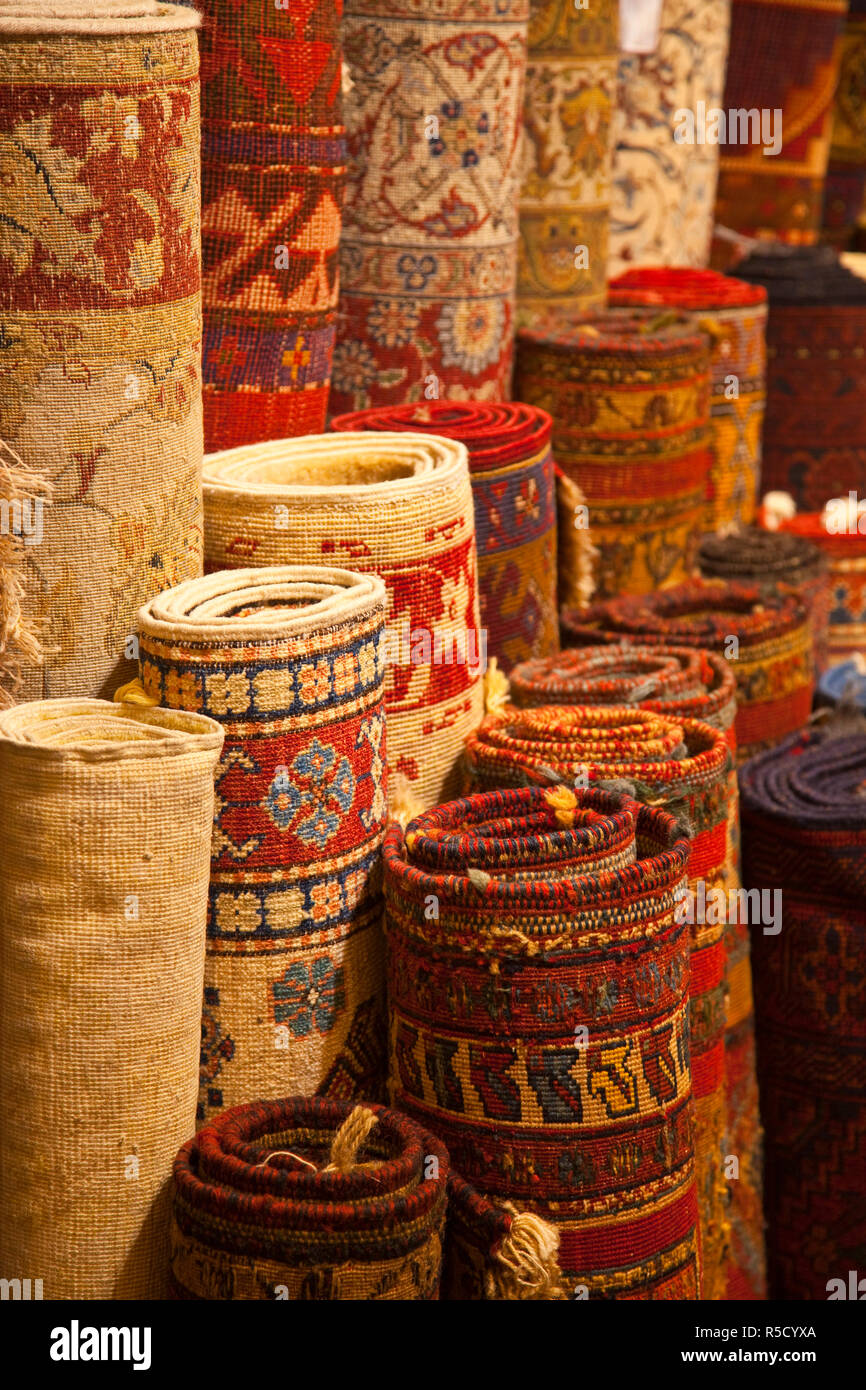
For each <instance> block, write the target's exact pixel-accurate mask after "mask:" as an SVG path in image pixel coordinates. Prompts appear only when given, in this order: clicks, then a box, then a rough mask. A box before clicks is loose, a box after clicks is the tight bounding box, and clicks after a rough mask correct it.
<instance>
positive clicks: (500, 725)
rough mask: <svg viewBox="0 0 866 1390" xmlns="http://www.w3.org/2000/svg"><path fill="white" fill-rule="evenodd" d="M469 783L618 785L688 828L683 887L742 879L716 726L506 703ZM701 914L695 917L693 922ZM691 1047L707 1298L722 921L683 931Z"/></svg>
mask: <svg viewBox="0 0 866 1390" xmlns="http://www.w3.org/2000/svg"><path fill="white" fill-rule="evenodd" d="M466 760H467V771H468V789H469V790H471V791H483V790H487V789H492V788H495V787H509V786H510V787H514V786H521V785H525V784H526V783H529V784H530V785H531V784H535V785H542V786H550V785H551V784H564V785H565V786H572V785H584V786H586V785H590V786H591V785H592V784H593V783H596V782H601V783H602V784H603V785H607V784H608V783H610V782H612V781H617V782H618V781H623V784H624V785H625V786H627V787H628V788H629V791H630V792H633V794H634V795H636V797H637V799H638V800H640V801H647V802H650V803H652V804H654V805H659V804H660V805H663V806H664V807H665V809H666V810H667V811H669V812H670V814H671V815H672V816H674V817H675V818H677V819H678V820H681V821H682V822H683V823H684V824H686V825H688V827H689V830H690V838H691V845H690V853H689V861H688V876H689V886H690V888H691V889H692V890H693V891H694V892H697V891H698V885H699V883H701V882H703V883H704V884H705V886H706V891H707V892H708V893H709V892H710V891H711V890H712V889H714V888H717V887H719V888H725V889H726V888H728V887H729V886H731V887H733V886H735V885H738V883H739V879H738V876H737V869H736V864H735V863H731V862H729V859H728V847H729V844H730V843H731V842H732V838H733V837H732V836H731V835H729V832H728V816H729V813H730V810H731V807H730V804H729V790H728V782H729V773H730V768H731V765H732V760H731V754H730V749H729V748H728V746H727V743H726V741H725V737H724V735H723V734H722V733H721V731H720V730H718V729H712V728H711V727H710V726H709V725H707V724H701V723H700V722H699V721H698V720H694V719H683V718H679V719H676V720H675V719H673V718H671V717H668V716H665V715H658V714H653V713H651V712H649V711H643V710H636V709H634V708H632V707H630V706H628V707H627V706H624V705H615V706H613V707H612V708H610V709H600V708H595V707H589V706H577V707H566V706H546V707H544V708H541V709H529V710H519V709H515V708H506V709H505V710H504V711H503V712H502V713H499V714H493V715H490V716H489V717H488V718H487V719H486V720H485V721H484V723H483V724H482V725H481V728H480V729H479V730H478V732H477V733H476V734H473V735H471V736H470V738H469V739H468V741H467V745H466ZM698 915H699V914H698V913H696V912H694V913H692V917H694V918H697V917H698ZM690 935H691V986H690V992H689V999H690V1048H691V1067H692V1091H693V1095H694V1099H695V1112H696V1133H695V1165H696V1178H697V1185H698V1200H699V1204H700V1217H701V1237H702V1248H703V1272H704V1276H703V1296H704V1297H705V1298H707V1299H718V1298H722V1297H724V1294H725V1277H726V1268H725V1251H726V1243H727V1217H726V1209H727V1201H728V1198H727V1192H726V1190H725V1184H724V1180H723V1177H722V1176H721V1175H722V1174H723V1170H724V1153H725V1149H724V1139H725V1129H726V1110H725V1056H724V1030H725V942H724V926H723V923H722V922H721V921H718V922H716V923H713V924H709V923H700V922H699V921H697V920H695V921H694V922H693V923H692V925H691V926H690Z"/></svg>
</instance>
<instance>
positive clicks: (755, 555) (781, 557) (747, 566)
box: [698, 526, 830, 676]
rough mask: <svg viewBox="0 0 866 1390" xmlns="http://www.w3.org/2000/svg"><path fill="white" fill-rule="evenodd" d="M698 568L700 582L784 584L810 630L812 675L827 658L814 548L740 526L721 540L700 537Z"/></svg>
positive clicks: (821, 565)
mask: <svg viewBox="0 0 866 1390" xmlns="http://www.w3.org/2000/svg"><path fill="white" fill-rule="evenodd" d="M698 568H699V569H700V572H701V574H702V575H703V577H704V578H705V579H727V580H734V581H735V582H738V583H743V584H757V585H759V586H762V587H768V588H769V589H770V591H771V592H772V591H773V589H775V586H776V585H777V584H785V585H787V586H788V587H789V588H790V589H793V591H794V593H795V594H796V595H797V597H798V598H799V599H801V600H802V602H803V604H804V605H805V607H806V610H807V612H808V614H809V625H810V627H811V629H812V650H813V653H814V658H815V674H816V676H819V675H820V674H821V672H822V671H823V670H825V668H826V666H827V662H828V660H829V640H830V633H829V628H830V566H829V564H828V562H827V557H826V556H825V555H823V554H822V552H821V550H820V548H819V547H818V546H817V545H815V544H814V543H813V542H812V541H810V540H808V539H807V538H806V537H805V536H797V535H794V534H793V533H792V532H790V531H784V530H782V531H763V530H761V529H760V527H758V526H749V527H743V528H742V529H741V530H738V531H734V532H728V533H727V534H725V535H723V536H704V537H702V539H701V543H700V545H699V546H698Z"/></svg>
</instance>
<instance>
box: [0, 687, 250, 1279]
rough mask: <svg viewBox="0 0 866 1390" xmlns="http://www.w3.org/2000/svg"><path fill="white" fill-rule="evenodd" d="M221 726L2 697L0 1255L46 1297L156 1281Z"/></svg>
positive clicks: (196, 996) (99, 705) (185, 1114)
mask: <svg viewBox="0 0 866 1390" xmlns="http://www.w3.org/2000/svg"><path fill="white" fill-rule="evenodd" d="M222 741H223V733H222V729H221V728H220V727H219V725H218V724H216V723H214V721H213V720H211V719H207V718H205V717H204V716H203V715H200V714H184V713H176V712H174V711H169V710H164V709H141V708H136V707H133V706H126V705H124V706H121V705H109V704H106V703H104V702H103V701H99V700H45V701H37V702H34V703H31V704H24V705H19V706H17V707H16V708H15V709H12V710H8V711H6V712H4V713H3V714H2V715H0V787H2V790H3V794H2V797H0V1056H2V1059H3V1063H2V1067H0V1113H2V1116H3V1123H2V1126H0V1274H2V1277H3V1278H6V1279H22V1280H24V1279H30V1280H31V1281H33V1280H37V1279H41V1280H42V1281H43V1297H45V1298H46V1299H66V1298H75V1299H77V1298H86V1299H91V1298H120V1299H134V1298H160V1297H162V1296H163V1293H164V1290H165V1282H166V1271H167V1260H168V1231H169V1178H170V1174H171V1163H172V1159H173V1158H174V1155H175V1152H176V1151H177V1148H178V1147H179V1145H180V1144H181V1143H182V1142H183V1140H184V1139H185V1138H186V1137H188V1135H189V1133H190V1131H191V1130H192V1127H193V1125H194V1123H195V1105H196V1093H197V1090H198V1062H199V1046H200V1019H201V990H202V977H203V973H204V945H205V916H206V910H207V885H208V873H209V869H210V839H211V821H212V818H213V773H214V768H215V766H216V762H217V758H218V757H219V751H220V748H221V746H222Z"/></svg>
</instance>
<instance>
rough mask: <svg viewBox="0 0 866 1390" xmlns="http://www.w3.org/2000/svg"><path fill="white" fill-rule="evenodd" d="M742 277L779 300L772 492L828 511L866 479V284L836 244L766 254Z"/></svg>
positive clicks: (773, 335) (771, 377) (770, 440)
mask: <svg viewBox="0 0 866 1390" xmlns="http://www.w3.org/2000/svg"><path fill="white" fill-rule="evenodd" d="M737 274H738V275H741V276H742V278H743V279H744V280H749V281H755V282H757V283H759V284H762V285H764V286H765V287H766V289H767V293H768V295H769V300H770V314H769V319H768V322H767V415H766V421H765V428H764V449H763V473H762V486H763V489H764V491H771V490H781V491H783V492H789V493H790V494H791V496H792V497H793V498H794V500H795V502H796V504H797V507H798V509H800V510H801V511H820V510H821V508H822V507H823V506H824V504H825V503H826V502H827V501H828V500H829V499H830V498H831V497H838V496H846V495H847V492H848V488H849V487H850V486H851V485H852V483H857V482H858V481H859V480H860V479H862V478H863V477H864V476H866V421H864V415H863V411H862V410H861V409H860V405H859V402H860V399H861V395H862V393H863V392H864V391H866V354H864V353H863V340H864V334H866V282H864V281H863V280H862V279H861V278H860V277H859V276H857V275H855V274H853V273H852V272H851V271H850V270H849V269H848V268H847V267H845V266H843V265H841V264H840V263H839V260H838V258H837V256H836V254H835V252H834V251H833V250H832V249H831V248H830V247H828V246H815V247H803V248H793V247H773V248H768V249H767V250H761V251H756V252H754V253H753V254H752V255H751V256H750V257H749V258H748V260H746V261H742V262H741V263H740V264H739V265H738V266H737Z"/></svg>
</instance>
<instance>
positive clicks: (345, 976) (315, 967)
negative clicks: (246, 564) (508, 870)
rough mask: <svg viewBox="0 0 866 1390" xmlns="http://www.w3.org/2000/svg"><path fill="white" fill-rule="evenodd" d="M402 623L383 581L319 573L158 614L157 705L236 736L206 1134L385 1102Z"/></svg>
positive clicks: (219, 812) (158, 603)
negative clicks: (391, 811) (251, 1105)
mask: <svg viewBox="0 0 866 1390" xmlns="http://www.w3.org/2000/svg"><path fill="white" fill-rule="evenodd" d="M384 621H385V586H384V584H383V583H382V581H381V579H379V578H377V577H376V576H374V575H363V574H357V573H354V572H353V571H351V570H339V569H325V568H324V567H313V566H303V565H289V566H274V567H272V568H266V569H258V570H255V569H254V570H221V571H219V572H217V573H216V574H212V575H209V576H207V577H205V578H203V579H194V580H191V581H189V582H188V583H187V584H181V585H179V586H178V587H177V588H176V589H170V590H168V591H167V592H166V593H164V594H161V595H160V596H159V597H158V598H156V599H153V600H152V601H151V602H150V603H149V604H147V605H146V606H145V607H144V608H143V609H142V610H141V612H140V613H139V619H138V626H139V642H140V666H141V685H142V686H143V691H144V695H143V698H146V699H148V700H149V701H150V703H152V704H159V705H165V706H168V707H170V708H174V709H182V710H196V711H199V712H200V713H204V714H208V715H210V716H211V718H213V719H214V720H216V721H217V722H218V723H219V724H220V725H221V726H222V727H223V729H224V731H225V745H224V748H223V753H222V757H221V760H220V764H219V768H218V769H217V774H216V795H217V804H216V815H215V819H214V832H213V854H212V862H211V881H210V901H209V910H208V934H207V960H206V965H205V978H204V986H205V988H204V1013H203V1018H202V1041H201V1089H200V1095H199V1107H198V1117H199V1119H200V1120H205V1119H208V1118H210V1116H212V1115H214V1114H217V1113H218V1112H219V1111H220V1110H222V1109H223V1108H224V1107H226V1106H230V1105H236V1104H238V1103H239V1102H241V1101H246V1100H249V1099H250V1098H251V1097H253V1096H255V1097H257V1098H260V1099H266V1100H270V1099H272V1098H274V1097H277V1096H285V1095H295V1094H306V1095H311V1094H312V1093H313V1092H315V1091H322V1092H325V1093H328V1094H330V1095H336V1096H340V1097H347V1098H348V1097H352V1096H356V1095H361V1096H364V1097H366V1098H367V1099H371V1100H374V1099H376V1098H377V1097H379V1096H380V1095H381V1094H382V1088H383V1080H384V1074H383V1072H384V1000H383V994H384V978H383V940H382V931H381V923H382V895H381V846H382V838H383V835H384V830H385V818H386V812H387V781H386V765H385V714H384V709H383V703H382V697H383V687H384V677H385V668H384V656H385V653H384V646H383V642H382V635H383V628H384ZM125 693H127V692H125V691H121V692H119V694H120V695H121V696H122V695H124V694H125ZM132 693H133V697H134V698H142V697H140V696H137V692H132Z"/></svg>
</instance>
